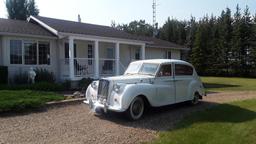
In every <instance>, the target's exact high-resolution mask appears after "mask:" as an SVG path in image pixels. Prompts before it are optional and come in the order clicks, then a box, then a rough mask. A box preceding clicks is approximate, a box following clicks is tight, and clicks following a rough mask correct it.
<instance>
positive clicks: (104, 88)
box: [97, 79, 109, 103]
mask: <svg viewBox="0 0 256 144" xmlns="http://www.w3.org/2000/svg"><path fill="white" fill-rule="evenodd" d="M108 90H109V81H108V80H104V79H101V80H99V86H98V95H97V100H98V101H99V102H100V103H103V102H104V100H105V101H106V100H107V97H108Z"/></svg>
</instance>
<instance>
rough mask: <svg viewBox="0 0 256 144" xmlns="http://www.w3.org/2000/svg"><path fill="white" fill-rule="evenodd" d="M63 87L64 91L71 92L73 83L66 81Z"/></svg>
mask: <svg viewBox="0 0 256 144" xmlns="http://www.w3.org/2000/svg"><path fill="white" fill-rule="evenodd" d="M62 86H63V88H64V90H70V89H71V81H70V80H65V81H64V82H63V83H62Z"/></svg>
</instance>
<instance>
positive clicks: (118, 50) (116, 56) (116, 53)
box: [115, 42, 120, 75]
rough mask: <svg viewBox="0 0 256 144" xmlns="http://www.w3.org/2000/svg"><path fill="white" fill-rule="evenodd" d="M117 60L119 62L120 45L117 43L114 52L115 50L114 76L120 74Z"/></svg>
mask: <svg viewBox="0 0 256 144" xmlns="http://www.w3.org/2000/svg"><path fill="white" fill-rule="evenodd" d="M119 60H120V43H119V42H117V43H116V50H115V63H116V75H119V74H120V67H119Z"/></svg>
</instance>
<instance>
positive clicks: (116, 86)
mask: <svg viewBox="0 0 256 144" xmlns="http://www.w3.org/2000/svg"><path fill="white" fill-rule="evenodd" d="M124 87H125V85H124V84H114V85H113V91H115V92H116V93H120V92H122V90H123V89H124Z"/></svg>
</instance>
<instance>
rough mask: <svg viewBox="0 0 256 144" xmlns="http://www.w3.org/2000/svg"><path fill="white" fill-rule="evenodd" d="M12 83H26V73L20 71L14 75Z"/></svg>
mask: <svg viewBox="0 0 256 144" xmlns="http://www.w3.org/2000/svg"><path fill="white" fill-rule="evenodd" d="M13 83H14V84H17V85H23V84H28V74H27V73H26V72H20V73H19V74H17V75H15V76H14V78H13Z"/></svg>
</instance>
